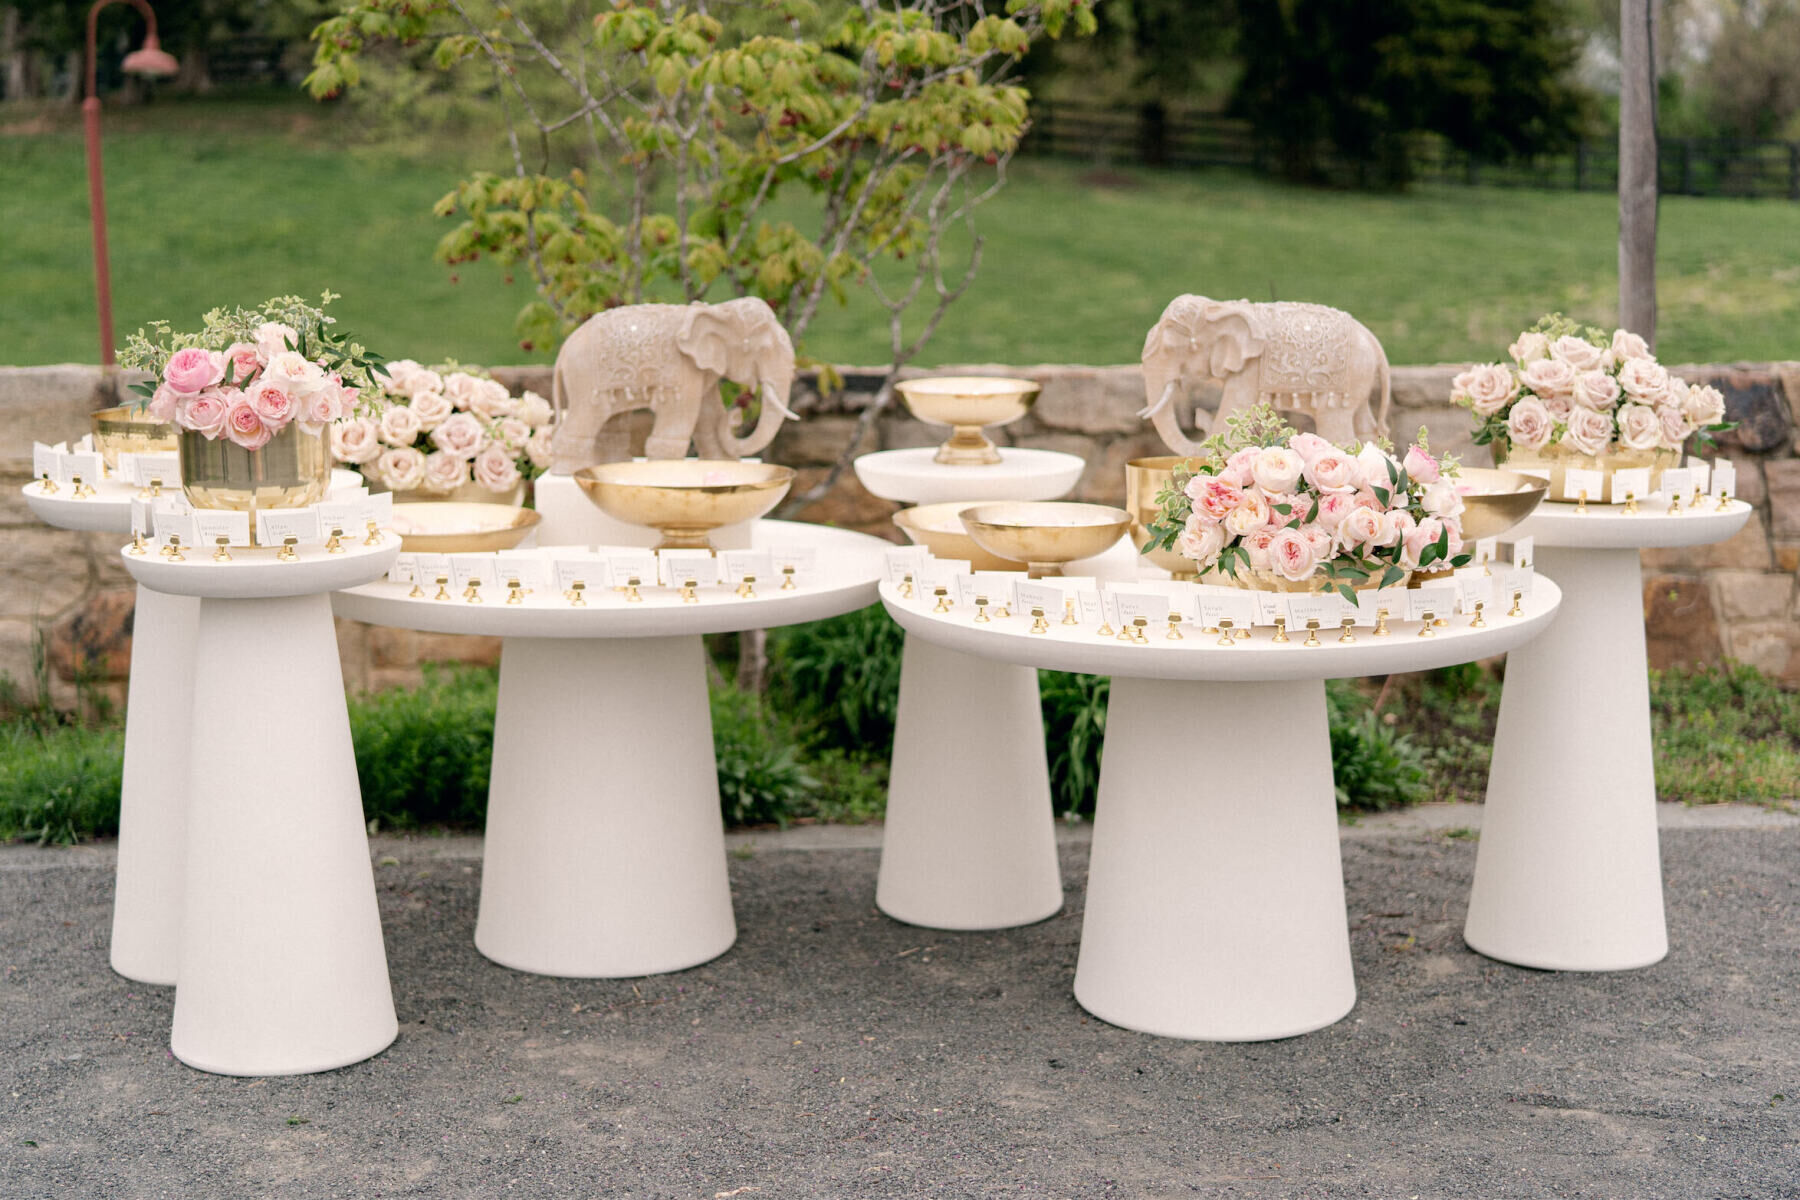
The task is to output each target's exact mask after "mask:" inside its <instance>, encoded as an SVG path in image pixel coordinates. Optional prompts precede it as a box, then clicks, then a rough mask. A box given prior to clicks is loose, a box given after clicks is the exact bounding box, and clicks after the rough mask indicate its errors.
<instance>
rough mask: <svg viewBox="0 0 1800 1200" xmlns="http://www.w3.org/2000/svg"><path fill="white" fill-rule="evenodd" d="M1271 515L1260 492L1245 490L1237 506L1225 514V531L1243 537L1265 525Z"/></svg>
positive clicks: (1266, 502)
mask: <svg viewBox="0 0 1800 1200" xmlns="http://www.w3.org/2000/svg"><path fill="white" fill-rule="evenodd" d="M1272 515H1273V514H1272V513H1271V512H1270V510H1269V502H1268V501H1267V500H1265V499H1264V498H1263V496H1262V493H1261V492H1245V493H1244V496H1243V499H1242V500H1240V501H1239V502H1238V506H1237V507H1236V508H1234V509H1232V510H1231V511H1230V512H1228V513H1226V514H1225V532H1227V533H1229V534H1232V535H1233V536H1235V537H1244V536H1246V535H1247V534H1252V533H1255V532H1256V531H1257V530H1258V529H1261V528H1263V527H1264V526H1265V525H1267V524H1268V523H1269V518H1270V517H1271V516H1272Z"/></svg>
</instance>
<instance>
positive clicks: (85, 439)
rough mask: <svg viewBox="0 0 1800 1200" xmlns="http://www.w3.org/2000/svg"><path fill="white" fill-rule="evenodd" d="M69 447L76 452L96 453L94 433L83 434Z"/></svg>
mask: <svg viewBox="0 0 1800 1200" xmlns="http://www.w3.org/2000/svg"><path fill="white" fill-rule="evenodd" d="M69 449H70V450H71V451H72V452H74V453H76V454H92V453H94V435H93V434H91V433H84V434H82V435H81V436H80V437H79V438H77V439H76V441H75V444H74V445H73V446H71V447H69Z"/></svg>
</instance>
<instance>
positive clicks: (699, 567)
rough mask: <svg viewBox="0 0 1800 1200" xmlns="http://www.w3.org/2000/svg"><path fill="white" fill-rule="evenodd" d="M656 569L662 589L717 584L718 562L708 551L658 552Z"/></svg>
mask: <svg viewBox="0 0 1800 1200" xmlns="http://www.w3.org/2000/svg"><path fill="white" fill-rule="evenodd" d="M656 567H657V578H658V579H660V580H661V581H662V584H663V586H664V587H682V586H685V585H687V584H693V585H694V586H696V587H711V586H712V585H713V584H715V583H717V582H719V560H718V559H716V558H714V557H713V555H712V551H710V550H659V551H657V553H656Z"/></svg>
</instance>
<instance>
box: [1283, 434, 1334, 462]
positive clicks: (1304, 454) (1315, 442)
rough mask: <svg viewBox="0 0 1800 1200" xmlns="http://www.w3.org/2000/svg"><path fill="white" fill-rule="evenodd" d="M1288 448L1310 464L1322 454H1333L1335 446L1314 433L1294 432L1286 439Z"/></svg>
mask: <svg viewBox="0 0 1800 1200" xmlns="http://www.w3.org/2000/svg"><path fill="white" fill-rule="evenodd" d="M1288 449H1289V450H1292V451H1293V452H1294V453H1296V454H1298V455H1299V456H1300V457H1301V459H1303V460H1304V461H1305V462H1306V463H1307V465H1309V466H1310V465H1311V464H1312V463H1313V461H1314V460H1315V459H1317V458H1318V457H1319V456H1320V455H1322V454H1335V453H1336V452H1337V447H1336V446H1334V445H1332V444H1331V443H1330V442H1328V441H1326V440H1325V439H1324V438H1322V437H1320V436H1319V435H1318V434H1316V433H1296V434H1295V435H1294V436H1293V437H1291V438H1289V439H1288Z"/></svg>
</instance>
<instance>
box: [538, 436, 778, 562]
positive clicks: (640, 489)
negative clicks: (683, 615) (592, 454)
mask: <svg viewBox="0 0 1800 1200" xmlns="http://www.w3.org/2000/svg"><path fill="white" fill-rule="evenodd" d="M574 478H575V482H576V483H578V484H580V485H581V490H582V491H584V492H586V493H587V497H588V499H589V500H592V501H593V502H594V503H595V504H596V505H598V506H599V508H600V511H601V512H603V513H605V514H606V515H607V516H609V517H612V518H613V519H614V520H616V521H624V522H626V523H627V524H630V525H648V526H650V527H651V528H652V529H655V530H656V531H658V532H659V533H661V534H662V535H663V540H662V543H661V544H660V545H658V546H657V547H656V548H657V549H658V550H675V549H693V550H710V549H712V543H711V542H709V541H708V540H707V534H709V533H711V532H712V531H713V530H715V529H717V528H718V527H719V526H721V525H735V524H737V523H738V522H740V521H754V520H755V519H756V518H758V517H760V516H762V515H763V514H764V513H766V512H768V511H769V510H770V509H772V508H774V507H775V506H776V505H777V504H780V503H781V498H782V497H783V496H785V495H787V493H788V489H789V488H790V487H792V486H793V483H794V470H793V468H792V467H778V466H775V465H773V464H771V463H751V462H738V461H736V460H734V459H713V458H686V459H652V460H650V461H647V462H616V463H601V464H599V465H598V466H593V467H583V468H581V470H579V471H577V472H575V476H574Z"/></svg>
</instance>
